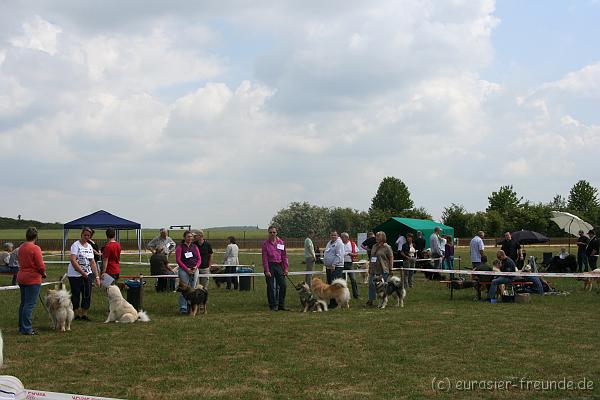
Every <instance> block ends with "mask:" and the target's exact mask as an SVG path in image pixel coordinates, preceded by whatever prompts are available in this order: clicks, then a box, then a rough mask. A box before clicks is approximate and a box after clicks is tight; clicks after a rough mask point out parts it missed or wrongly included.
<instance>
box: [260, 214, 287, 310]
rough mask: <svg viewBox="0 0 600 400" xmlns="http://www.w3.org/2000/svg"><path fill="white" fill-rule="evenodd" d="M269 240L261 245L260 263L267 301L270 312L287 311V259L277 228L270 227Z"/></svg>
mask: <svg viewBox="0 0 600 400" xmlns="http://www.w3.org/2000/svg"><path fill="white" fill-rule="evenodd" d="M268 232H269V238H268V239H267V240H265V241H264V242H263V244H262V263H263V268H264V272H265V280H266V281H267V301H268V302H269V308H270V309H271V311H288V309H287V308H285V291H286V288H287V284H286V281H285V277H286V276H287V274H288V257H287V252H286V249H285V243H284V241H283V240H281V239H280V238H278V237H277V228H276V227H274V226H270V227H269V229H268Z"/></svg>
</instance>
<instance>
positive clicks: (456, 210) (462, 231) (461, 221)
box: [442, 203, 470, 237]
mask: <svg viewBox="0 0 600 400" xmlns="http://www.w3.org/2000/svg"><path fill="white" fill-rule="evenodd" d="M468 221H469V213H468V212H467V210H466V209H465V207H463V205H462V204H456V203H452V204H450V205H449V206H448V207H445V208H444V211H442V222H443V223H444V224H445V225H448V226H451V227H453V228H454V235H455V236H456V237H466V236H467V235H470V232H468V230H467V222H468Z"/></svg>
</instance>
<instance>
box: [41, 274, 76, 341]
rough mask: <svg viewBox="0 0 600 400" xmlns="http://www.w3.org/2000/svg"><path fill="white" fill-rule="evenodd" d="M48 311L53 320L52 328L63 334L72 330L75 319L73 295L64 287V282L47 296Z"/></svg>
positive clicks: (50, 290) (49, 291)
mask: <svg viewBox="0 0 600 400" xmlns="http://www.w3.org/2000/svg"><path fill="white" fill-rule="evenodd" d="M46 309H47V310H48V314H50V319H52V328H53V329H56V330H60V331H61V332H65V331H70V330H71V322H72V321H73V318H74V317H75V313H74V312H73V303H71V294H70V293H69V291H68V290H66V289H65V288H64V287H63V284H62V282H61V283H60V284H58V285H57V286H56V287H55V288H54V289H49V290H48V293H47V294H46Z"/></svg>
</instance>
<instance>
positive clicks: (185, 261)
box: [175, 231, 206, 314]
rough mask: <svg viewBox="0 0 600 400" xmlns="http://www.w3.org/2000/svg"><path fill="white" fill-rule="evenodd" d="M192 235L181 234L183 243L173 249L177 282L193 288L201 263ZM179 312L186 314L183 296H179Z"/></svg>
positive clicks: (196, 281) (189, 232) (190, 233)
mask: <svg viewBox="0 0 600 400" xmlns="http://www.w3.org/2000/svg"><path fill="white" fill-rule="evenodd" d="M192 240H194V234H193V233H192V232H191V231H185V232H183V241H182V242H181V243H180V244H178V245H177V248H176V249H175V261H177V265H178V266H179V271H178V275H179V282H182V283H185V284H186V285H190V286H191V287H193V288H195V287H196V285H197V284H198V267H200V264H201V263H202V258H201V257H200V249H198V246H196V245H195V244H194V243H192ZM205 289H206V288H205ZM179 312H180V313H181V314H187V313H188V304H187V300H186V299H185V298H184V297H183V294H181V295H179Z"/></svg>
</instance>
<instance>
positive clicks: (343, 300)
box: [311, 277, 350, 308]
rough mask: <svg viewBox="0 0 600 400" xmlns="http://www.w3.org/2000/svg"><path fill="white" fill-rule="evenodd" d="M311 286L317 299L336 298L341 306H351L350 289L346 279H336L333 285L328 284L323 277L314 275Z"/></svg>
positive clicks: (327, 299)
mask: <svg viewBox="0 0 600 400" xmlns="http://www.w3.org/2000/svg"><path fill="white" fill-rule="evenodd" d="M311 287H312V291H313V293H314V294H315V296H316V297H317V299H319V300H324V301H329V300H331V299H335V301H336V302H337V303H338V305H339V306H340V308H341V307H344V306H345V307H346V308H350V291H349V290H348V284H347V283H346V280H345V279H342V278H338V279H334V281H333V282H331V285H328V284H326V283H325V282H323V281H322V280H321V279H319V278H317V277H314V278H313V279H312V284H311Z"/></svg>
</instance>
